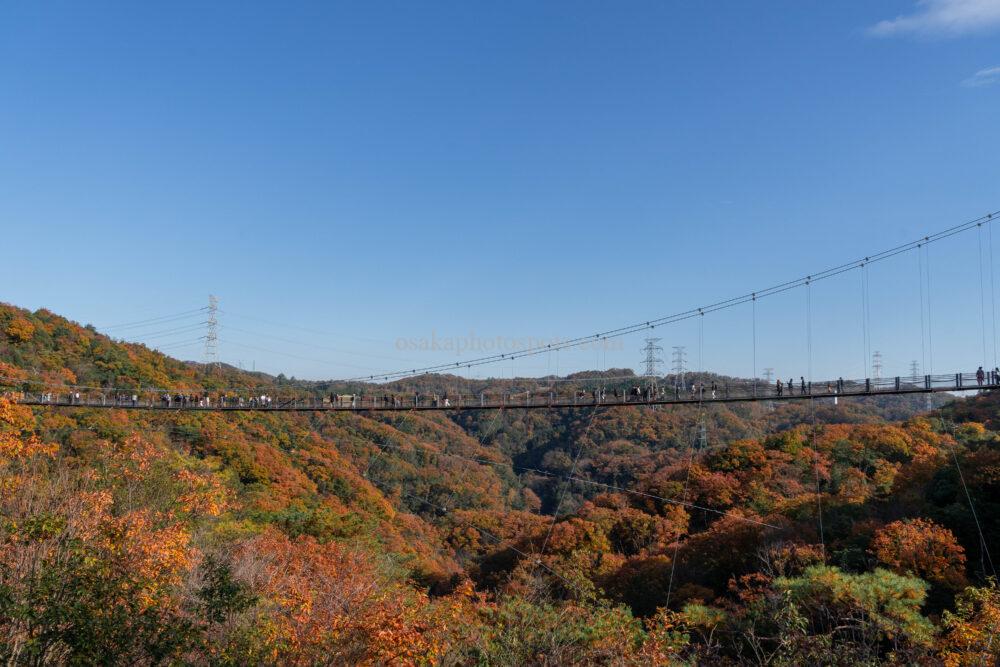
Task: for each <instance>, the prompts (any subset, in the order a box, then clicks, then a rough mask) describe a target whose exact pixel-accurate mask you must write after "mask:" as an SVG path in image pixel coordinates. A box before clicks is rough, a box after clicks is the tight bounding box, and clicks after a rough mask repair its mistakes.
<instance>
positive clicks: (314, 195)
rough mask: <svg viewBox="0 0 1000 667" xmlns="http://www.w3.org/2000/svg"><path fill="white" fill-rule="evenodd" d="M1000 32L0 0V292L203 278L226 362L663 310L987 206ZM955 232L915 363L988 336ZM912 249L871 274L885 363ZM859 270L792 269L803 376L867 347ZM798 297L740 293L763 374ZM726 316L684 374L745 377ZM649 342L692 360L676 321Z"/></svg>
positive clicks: (359, 353) (789, 370)
mask: <svg viewBox="0 0 1000 667" xmlns="http://www.w3.org/2000/svg"><path fill="white" fill-rule="evenodd" d="M998 37H1000V0H925V1H924V2H921V3H917V2H914V1H913V0H895V1H891V2H881V3H873V2H866V1H861V0H856V1H850V2H848V1H845V2H818V1H815V2H803V1H802V0H794V1H792V0H788V1H783V2H777V1H776V2H768V3H750V2H745V1H744V0H731V1H720V2H712V3H702V2H665V1H658V2H631V3H607V2H537V1H532V2H503V3H485V2H427V3H412V2H364V3H347V2H340V3H335V2H314V3H307V2H303V3H287V2H281V3H278V2H274V3H263V2H257V3H245V2H214V3H194V2H171V3H158V6H154V5H153V3H126V2H120V3H116V2H93V3H81V2H8V3H4V5H3V8H2V9H0V91H2V92H0V230H2V237H3V246H4V252H3V269H4V274H5V278H4V280H3V283H2V287H0V300H3V301H8V302H11V303H14V304H17V305H20V306H24V307H27V308H31V309H35V308H41V307H45V308H50V309H52V310H54V311H56V312H58V313H60V314H64V315H66V316H69V317H71V318H73V319H76V320H79V321H81V322H85V323H87V322H89V323H93V324H95V325H97V326H98V327H102V326H108V325H113V324H119V323H124V322H130V321H133V320H141V319H144V318H152V317H156V316H161V315H168V314H171V313H175V312H180V311H185V310H189V309H192V308H197V307H199V306H202V305H203V304H204V303H205V302H206V301H207V296H208V294H209V293H213V294H216V295H218V297H219V298H220V302H221V307H222V309H223V310H224V311H225V312H224V313H223V314H222V315H221V316H220V320H221V322H222V327H223V328H222V331H221V333H220V337H221V338H222V343H221V345H220V352H221V356H222V358H223V359H224V360H226V361H231V362H234V363H235V362H238V361H239V362H242V363H243V364H244V365H247V366H249V365H250V364H251V363H255V364H256V368H257V369H259V370H267V371H271V372H278V371H284V372H285V373H286V374H289V375H296V376H299V377H308V378H327V377H344V376H347V375H355V374H359V373H361V372H367V371H368V370H369V369H371V370H374V369H396V368H398V367H400V366H410V365H411V364H413V365H426V364H430V363H435V362H439V361H449V360H452V359H459V357H455V356H454V354H452V353H448V352H440V353H432V352H428V351H421V350H406V349H399V348H400V347H405V346H404V345H402V344H401V341H402V340H403V339H406V340H408V339H420V338H429V337H431V336H432V335H436V336H438V337H439V338H445V339H447V338H448V337H461V338H464V337H466V336H468V335H469V334H470V333H474V334H475V335H476V336H477V337H479V338H480V339H490V340H492V339H495V338H496V337H498V336H500V337H512V338H521V339H523V338H527V337H534V338H537V339H550V338H557V337H564V338H565V337H571V336H574V335H578V334H585V333H592V332H593V331H597V330H599V329H602V328H609V327H613V326H617V325H620V324H627V323H631V322H634V321H637V320H643V319H647V318H650V317H656V316H660V315H664V314H668V313H672V312H675V311H678V310H683V309H686V308H688V307H692V306H698V305H700V304H703V303H706V302H710V301H715V300H717V299H718V298H724V297H727V296H731V295H733V294H736V293H741V292H743V291H746V290H749V289H753V288H758V287H763V286H767V285H771V284H774V283H777V282H781V281H783V280H786V279H789V278H793V277H798V276H799V275H802V274H805V273H809V272H811V271H814V270H815V269H817V268H823V267H826V266H829V265H833V264H838V263H840V262H842V261H846V260H850V259H854V258H856V257H859V256H863V255H864V254H866V253H870V252H872V251H875V250H879V249H882V248H884V247H888V246H893V245H896V244H897V243H900V242H903V241H907V240H910V239H912V238H915V237H917V236H920V235H922V234H924V233H926V232H931V231H934V230H937V229H940V228H943V227H947V226H949V225H951V224H954V223H957V222H961V221H964V220H967V219H970V218H975V217H977V216H978V215H980V214H983V213H986V212H987V211H992V210H996V209H998V208H1000V120H998V119H1000V69H995V68H998V67H1000V40H998ZM975 244H976V238H975V235H974V234H973V235H971V236H965V237H961V238H959V239H955V240H954V241H949V242H947V243H945V244H942V245H941V246H940V248H938V247H935V249H934V250H933V251H932V253H933V259H932V261H933V262H934V265H933V267H934V271H935V273H934V274H933V278H934V291H933V292H932V299H933V302H932V308H933V317H934V321H933V327H934V328H933V337H934V345H935V352H934V354H935V367H936V368H935V370H950V369H951V367H953V366H958V365H963V366H967V365H968V364H970V363H975V362H977V361H978V360H979V358H980V357H981V356H982V355H981V352H980V350H981V341H980V331H979V300H978V298H979V295H978V265H977V264H976V245H975ZM997 246H998V248H997V251H998V255H1000V238H998V239H997ZM998 263H1000V258H998ZM998 270H1000V267H998ZM916 275H917V267H916V258H915V257H914V256H909V257H908V258H904V259H901V260H899V261H898V262H895V263H893V264H891V265H886V266H885V267H878V268H873V269H872V297H871V298H872V304H871V306H872V311H873V315H872V317H873V326H872V347H873V349H881V350H882V351H883V353H884V354H885V357H886V372H887V373H890V374H894V373H902V372H905V370H906V369H908V368H909V363H910V360H911V359H915V358H920V357H921V351H920V348H921V346H920V333H919V332H920V328H919V319H918V318H919V314H917V313H918V310H917V309H918V308H919V300H918V296H917V284H916ZM859 294H860V288H859V279H858V275H857V273H852V274H850V275H848V276H845V277H844V279H842V280H838V281H836V282H831V283H829V284H824V285H817V287H816V288H815V290H814V294H813V308H814V312H815V313H817V315H816V320H815V321H814V330H815V337H814V348H815V349H814V357H815V359H814V374H815V375H816V376H817V377H821V376H827V375H844V376H849V375H858V376H860V375H861V374H862V373H863V368H862V365H863V360H864V354H863V349H862V347H861V329H860V320H859V314H860V303H859V299H858V297H859ZM804 301H805V297H804V295H803V294H802V293H801V292H794V293H791V294H789V295H786V296H783V297H777V298H775V299H774V300H773V302H770V303H768V302H762V303H761V305H760V309H759V314H760V322H759V326H758V334H759V338H760V344H759V350H758V367H760V368H763V367H765V366H772V367H775V368H777V369H778V372H779V373H782V374H783V375H786V376H787V375H790V374H794V375H795V376H796V377H797V376H798V375H800V374H802V373H804V372H805V369H806V365H807V364H806V361H805V342H804V331H805V325H804ZM987 305H988V307H989V303H988V304H987ZM248 316H249V317H255V318H260V319H262V320H267V321H271V322H279V323H280V322H284V323H286V324H287V325H288V326H285V327H279V326H276V325H273V324H269V323H266V322H263V321H258V320H251V319H248ZM749 317H750V315H749V310H748V309H743V310H740V311H737V312H733V313H729V314H726V315H719V316H713V317H708V318H706V321H705V350H704V355H703V356H704V362H703V363H704V365H705V366H706V367H707V368H709V369H711V370H718V371H722V372H730V373H735V374H740V375H750V373H751V372H752V368H751V366H752V364H751V357H750V343H749V340H750V339H749V331H748V329H749ZM198 321H199V320H198V319H197V318H195V319H192V320H189V321H184V320H181V321H179V322H171V323H168V324H167V325H159V326H154V327H150V328H147V329H143V328H141V327H139V328H137V329H131V330H127V333H128V335H129V336H131V337H135V338H140V339H141V338H142V337H143V335H144V334H149V333H150V332H155V331H163V330H167V331H168V332H169V330H170V329H171V327H174V326H175V325H184V324H185V323H191V324H197V322H198ZM293 327H294V328H293ZM990 328H991V331H990V332H989V335H990V340H991V342H990V346H991V347H992V325H991V326H990ZM119 332H120V333H121V334H122V335H124V334H125V333H126V331H122V330H120V331H119ZM320 332H322V333H320ZM264 334H266V336H265V335H264ZM197 335H200V332H197V331H194V332H193V333H192V331H181V332H177V333H167V334H166V335H163V334H160V337H159V338H155V339H154V338H150V339H149V343H150V344H151V345H152V344H157V345H163V346H170V345H176V344H177V343H184V342H185V341H189V340H191V339H192V338H194V337H196V336H197ZM658 335H661V336H662V337H663V338H664V340H663V343H662V344H663V345H664V346H666V347H667V348H668V350H667V353H669V347H670V346H671V345H687V346H688V348H689V353H690V357H691V363H690V365H691V366H696V365H697V340H698V339H697V331H696V325H694V324H686V325H681V326H678V327H676V328H673V329H664V330H662V331H659V332H658ZM279 338H285V339H288V340H294V341H296V343H290V342H286V341H282V340H279ZM640 346H641V340H640V339H639V338H636V337H633V338H630V339H626V340H624V341H623V342H622V348H621V349H618V350H612V351H610V352H608V353H607V354H605V355H602V354H600V353H596V352H594V351H582V352H576V353H570V352H564V353H561V354H560V355H558V357H559V358H558V359H557V358H556V356H557V355H545V356H543V357H540V358H538V359H535V360H533V361H523V362H518V365H516V367H515V369H514V372H516V373H517V374H537V373H544V372H547V371H554V370H555V369H556V366H558V370H559V371H560V372H566V371H570V370H580V369H586V368H594V367H595V366H598V365H605V364H606V365H608V366H612V365H614V366H629V367H637V366H638V362H639V357H640V355H639V352H638V348H639V347H640ZM165 349H167V351H168V352H169V353H171V354H175V355H176V356H179V357H182V358H188V359H200V358H201V350H200V348H199V346H198V344H197V343H193V344H191V345H189V346H187V347H183V346H182V347H165ZM265 350H269V351H265ZM279 352H280V354H279ZM990 356H991V357H992V350H991V352H990ZM404 360H405V361H404ZM989 361H991V362H992V359H990V360H989ZM501 371H502V372H504V373H507V374H509V373H510V372H511V369H510V367H509V365H508V366H507V367H505V368H504V369H499V368H494V369H483V370H481V371H479V373H481V374H489V373H491V372H492V373H493V374H498V373H500V372H501Z"/></svg>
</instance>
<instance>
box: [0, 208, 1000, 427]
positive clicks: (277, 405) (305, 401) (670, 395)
mask: <svg viewBox="0 0 1000 667" xmlns="http://www.w3.org/2000/svg"><path fill="white" fill-rule="evenodd" d="M998 219H1000V211H997V212H994V213H988V214H986V215H983V216H980V217H979V218H976V219H973V220H969V221H967V222H963V223H961V224H958V225H954V226H952V227H949V228H947V229H943V230H941V231H939V232H936V233H934V234H929V235H925V236H923V237H921V238H919V239H916V240H913V241H910V242H907V243H904V244H901V245H898V246H896V247H893V248H889V249H887V250H883V251H881V252H877V253H874V254H871V255H868V256H865V257H863V258H860V259H857V260H854V261H852V262H847V263H844V264H840V265H838V266H834V267H832V268H827V269H823V270H818V271H816V272H814V273H810V274H808V275H805V276H802V277H799V278H796V279H793V280H789V281H786V282H782V283H779V284H776V285H772V286H771V287H767V288H764V289H760V290H756V291H752V292H747V293H744V294H741V295H738V296H735V297H731V298H728V299H724V300H721V301H716V302H714V303H710V304H707V305H704V306H700V307H697V308H691V309H688V310H685V311H682V312H678V313H674V314H672V315H667V316H663V317H658V318H655V319H650V320H645V321H642V322H637V323H633V324H630V325H626V326H621V327H617V328H613V329H608V330H604V331H599V332H597V333H594V334H590V335H584V336H577V337H574V338H570V339H567V340H562V341H559V342H557V343H551V344H541V345H536V346H532V347H528V348H527V349H520V350H517V351H513V352H509V353H497V354H491V355H485V356H481V357H477V358H474V359H466V360H463V361H456V362H450V363H443V364H435V365H430V366H424V367H411V368H403V369H400V370H396V371H380V372H378V373H370V374H368V375H359V376H355V377H349V378H346V379H343V380H338V381H334V382H332V383H331V385H333V386H339V387H343V388H345V389H344V390H345V391H348V392H352V393H349V394H344V393H331V394H329V395H328V396H323V397H320V396H317V395H315V394H316V392H315V391H311V390H310V389H309V388H308V387H306V386H305V385H303V386H302V387H298V388H292V389H291V390H287V389H286V390H285V391H284V393H285V394H286V395H285V396H283V397H278V396H272V395H270V394H271V392H278V393H281V392H280V391H278V390H277V389H276V388H275V387H274V386H273V385H271V386H268V387H264V388H260V387H256V388H255V387H236V388H231V389H229V390H215V391H212V392H205V391H199V390H194V391H195V393H192V390H191V389H176V388H166V387H165V388H156V387H151V386H149V385H148V383H147V384H143V383H142V382H140V381H139V380H138V379H137V381H136V382H135V384H134V385H131V386H122V387H87V386H82V385H79V386H74V385H69V384H62V385H58V386H54V388H53V385H51V384H49V383H47V382H44V381H40V380H34V379H28V380H25V379H23V378H20V379H17V380H13V379H12V378H0V389H2V388H4V387H8V388H10V389H11V390H9V391H6V392H5V393H6V394H7V395H8V396H10V397H12V398H13V399H14V400H17V401H18V402H20V403H22V404H25V405H33V406H40V407H73V408H76V407H81V408H82V407H87V408H119V409H143V410H195V411H197V410H202V411H204V410H213V411H216V410H218V411H250V410H267V411H342V412H352V411H353V412H372V411H410V410H452V411H465V410H494V409H503V408H519V409H546V410H557V409H573V408H579V407H589V406H608V407H615V406H620V407H634V406H642V405H690V404H704V403H743V402H756V401H768V402H780V401H796V400H815V399H829V400H833V401H838V400H839V399H841V398H851V397H864V396H891V395H915V394H933V393H955V392H968V391H980V390H991V389H993V388H1000V370H994V371H990V370H988V369H990V368H994V369H996V368H997V356H998V354H997V317H996V299H995V292H996V290H995V281H994V267H993V250H992V245H993V244H992V226H993V223H995V222H996V220H998ZM966 232H976V234H977V243H978V269H979V285H978V288H979V295H978V296H979V310H980V312H979V324H980V327H979V328H980V332H979V333H980V334H981V338H982V349H981V353H980V351H979V350H977V351H975V352H970V353H968V357H969V362H970V363H969V364H968V367H966V368H965V369H963V370H960V371H959V372H956V373H950V374H944V375H942V374H934V373H933V367H934V363H933V359H934V345H933V337H932V327H931V296H930V295H931V289H930V288H931V276H930V260H931V257H930V254H929V248H930V246H932V245H933V244H935V243H938V242H940V241H942V240H944V239H947V238H951V237H954V236H957V235H959V234H963V233H966ZM909 253H914V254H915V255H916V257H917V259H918V272H919V273H918V276H917V279H918V282H919V288H920V356H921V358H922V359H923V360H924V364H923V366H924V367H928V368H929V370H930V371H931V373H930V374H926V375H921V374H918V373H917V372H916V369H917V367H918V366H919V364H918V363H917V362H916V361H914V362H913V372H911V374H910V375H908V376H895V377H882V376H881V361H876V360H877V359H879V358H880V353H879V352H877V351H876V352H875V353H874V354H872V350H871V347H872V345H871V331H870V328H871V324H870V322H871V314H870V311H871V297H870V295H869V291H868V290H869V282H870V277H869V273H868V272H869V268H870V267H871V266H873V265H875V264H878V263H881V262H886V261H888V260H890V259H892V258H895V257H899V256H901V255H905V254H909ZM855 271H857V272H858V273H859V274H860V276H861V286H862V292H861V329H862V336H861V338H862V341H863V348H864V351H863V353H864V363H865V369H866V371H868V370H870V371H874V372H873V373H870V377H867V378H862V379H851V380H844V379H843V378H840V377H838V378H836V379H833V380H822V381H817V380H814V379H813V378H812V365H813V356H814V353H813V328H814V327H813V312H812V311H813V300H812V299H813V297H812V289H813V285H815V284H816V283H818V282H820V281H826V280H830V279H832V278H835V277H837V276H841V275H844V274H847V273H850V272H855ZM987 275H988V281H989V289H987ZM797 289H798V290H803V291H804V292H805V296H806V300H805V303H806V313H805V314H806V318H805V319H806V322H805V324H806V326H805V338H806V347H807V350H808V363H807V364H806V365H807V367H808V372H807V373H806V374H805V375H804V376H802V377H800V378H799V380H798V381H795V380H793V379H789V381H788V382H787V383H784V384H782V381H780V380H779V381H777V382H774V383H771V382H764V381H762V380H760V379H759V378H758V377H757V376H758V373H757V371H758V368H757V367H758V363H757V343H758V341H757V337H758V334H757V328H758V320H757V317H758V316H757V306H758V303H759V302H760V301H761V300H763V299H767V298H769V297H774V296H776V295H779V294H783V293H786V292H789V291H792V290H797ZM987 301H989V303H990V305H991V307H992V310H991V313H992V329H993V335H992V338H993V359H992V363H990V362H989V361H987V359H988V345H987V328H988V324H987V321H988V320H989V319H990V318H989V317H988V316H987ZM741 305H743V306H748V307H749V310H750V311H751V317H752V321H751V322H750V326H749V327H747V328H748V329H749V331H748V332H747V333H749V334H750V337H751V339H752V366H753V378H752V379H750V380H730V379H718V380H711V379H708V380H704V381H701V382H692V383H687V382H685V381H684V380H683V376H682V377H681V379H680V381H678V380H677V378H674V379H673V381H667V382H665V383H664V382H662V381H661V378H658V377H655V376H653V375H651V368H649V369H647V373H646V375H645V376H643V377H639V376H634V377H632V378H631V379H630V381H629V382H627V383H625V384H624V385H623V384H622V383H615V384H613V385H608V384H607V383H606V382H605V380H607V378H602V377H601V376H595V377H592V378H586V377H578V376H574V377H571V378H557V379H553V378H538V379H533V380H530V382H531V383H532V384H534V385H536V387H533V388H530V389H529V388H528V387H527V386H522V387H520V390H518V388H517V386H516V383H517V381H516V380H515V379H514V377H513V374H512V375H511V378H510V380H509V381H501V382H499V383H500V384H501V385H502V384H504V383H506V382H509V385H508V387H509V389H508V388H504V389H501V390H495V389H493V388H491V390H490V391H483V392H480V393H475V394H470V393H463V392H467V385H466V389H465V390H458V391H448V392H447V393H427V394H422V393H410V394H396V393H388V392H387V391H386V390H387V388H388V387H389V386H390V385H389V384H385V385H383V384H380V383H391V382H394V381H399V380H404V379H410V380H412V379H416V378H429V377H432V376H433V377H435V378H437V379H438V381H439V382H438V385H440V380H442V379H444V380H447V378H444V377H443V376H444V375H447V374H455V373H461V372H464V371H471V369H473V368H477V367H481V366H488V365H496V364H501V363H505V362H511V363H513V362H514V361H515V360H518V359H523V358H525V357H532V356H537V355H543V354H550V355H551V354H552V353H554V352H555V353H558V352H559V351H561V350H567V349H572V348H579V347H581V346H584V345H588V344H593V343H603V342H606V341H608V340H611V339H616V338H622V337H624V336H628V335H633V334H639V333H647V334H648V332H650V331H652V330H653V329H657V328H661V327H666V326H669V325H673V324H677V323H679V322H684V321H688V320H695V321H697V323H698V328H699V334H698V335H699V353H698V354H699V358H701V356H702V349H701V348H702V345H703V337H704V322H705V318H706V316H708V315H710V314H712V313H717V312H720V311H724V310H728V309H732V308H736V307H737V306H741ZM219 312H223V313H224V312H225V311H221V310H220V309H219V308H218V304H217V301H216V300H215V298H214V297H211V298H210V303H209V306H208V307H207V308H199V309H194V310H190V311H185V312H182V313H177V314H174V315H167V316H162V317H155V318H149V319H146V320H140V321H138V322H130V323H125V324H122V325H115V326H112V327H108V328H107V329H109V330H114V329H117V330H118V331H130V330H134V329H135V328H137V327H138V328H140V329H141V328H149V327H153V328H154V329H155V328H157V327H162V326H167V327H168V328H167V329H162V330H156V331H153V332H151V333H150V332H146V334H145V338H146V339H156V338H158V337H160V336H175V335H182V336H187V335H190V334H191V333H192V332H193V331H195V330H198V329H199V328H200V327H202V326H204V327H207V330H206V333H205V335H204V336H201V337H199V338H196V339H194V340H193V341H183V342H180V343H173V342H169V341H168V342H167V344H166V345H163V346H161V347H160V348H159V349H161V350H164V349H171V348H172V347H173V346H174V345H180V346H185V345H191V344H195V343H197V344H202V343H203V344H204V347H205V358H206V366H207V367H208V368H211V367H212V366H213V365H215V364H217V363H218V357H217V345H218V344H219V343H220V342H221V341H220V339H219V337H218V319H217V314H218V313H219ZM192 317H196V318H205V321H203V322H198V323H187V324H185V323H184V320H186V319H189V318H192ZM249 319H259V318H249ZM261 321H263V320H261ZM174 325H177V326H174ZM289 328H297V327H289ZM234 330H236V331H244V330H242V329H238V328H235V327H234ZM247 333H252V332H247ZM271 337H272V338H276V339H278V340H287V339H285V338H281V337H277V336H271ZM654 340H658V339H654ZM143 342H145V340H144V341H143ZM289 342H294V341H289ZM246 347H251V348H252V349H263V348H254V347H253V346H246ZM327 349H334V348H327ZM655 349H656V348H654V351H655ZM279 353H280V352H279ZM651 354H652V353H651V352H650V351H649V350H648V349H647V365H648V364H650V363H651V362H652V361H657V360H656V359H655V358H654V357H655V355H653V356H650V355H651ZM289 356H295V355H291V354H290V355H289ZM964 356H965V353H964V352H963V357H964ZM299 358H301V357H299ZM869 359H873V361H872V362H871V364H870V365H869ZM973 360H974V361H973ZM928 361H929V363H928ZM977 367H978V371H977V372H972V373H970V372H969V370H970V369H975V368H977ZM984 368H985V369H987V370H985V371H984V370H983V369H984ZM699 373H701V369H699ZM526 381H527V380H526ZM561 382H572V383H574V386H575V389H573V391H571V392H570V391H569V390H565V391H563V390H557V389H556V388H555V386H554V385H555V384H556V383H561ZM494 384H496V382H494ZM523 384H524V383H522V385H523ZM546 384H550V385H553V386H552V387H551V388H545V387H544V386H543V385H546ZM454 386H458V383H454ZM565 386H567V387H568V386H570V385H565ZM609 386H610V387H611V388H610V389H609ZM439 392H440V390H439ZM288 394H291V395H288Z"/></svg>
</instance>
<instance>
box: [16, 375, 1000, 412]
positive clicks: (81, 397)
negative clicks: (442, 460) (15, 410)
mask: <svg viewBox="0 0 1000 667" xmlns="http://www.w3.org/2000/svg"><path fill="white" fill-rule="evenodd" d="M997 386H1000V382H998V378H997V377H995V376H993V375H992V374H991V373H986V375H985V377H984V379H983V381H982V384H980V381H979V379H978V378H977V376H976V373H953V374H940V375H922V376H915V377H914V376H900V377H888V378H865V379H850V380H844V379H841V378H838V379H836V380H824V381H819V382H809V381H806V380H804V379H803V378H800V379H799V380H798V381H794V382H792V383H791V384H788V383H783V384H782V387H781V390H780V392H779V390H778V385H777V383H771V384H764V383H763V382H762V381H760V380H757V381H754V380H738V381H719V380H716V381H714V382H696V383H693V384H689V385H686V386H680V385H671V386H663V385H647V386H643V387H639V386H635V387H631V388H629V389H627V390H624V391H622V390H612V391H607V390H606V389H592V390H588V391H582V390H577V391H575V392H572V393H560V392H556V391H521V392H516V393H503V392H491V393H483V394H475V395H472V394H440V395H435V394H416V395H412V394H411V395H398V394H388V393H385V394H374V395H371V394H369V395H360V394H358V395H339V396H336V395H335V396H333V397H324V398H318V397H295V398H282V397H272V396H254V397H247V396H237V395H232V394H227V395H221V396H220V395H214V396H213V395H205V394H199V395H187V396H180V395H170V396H167V395H166V394H164V393H159V392H151V391H137V392H134V393H128V392H125V393H121V392H113V393H101V392H93V391H90V392H80V393H77V392H73V393H55V392H7V394H6V395H8V396H9V397H11V398H13V399H15V400H18V401H20V402H24V403H32V404H41V405H80V406H91V407H123V408H131V407H135V408H164V409H178V408H179V409H195V410H196V409H213V410H218V409H222V410H227V409H233V410H237V409H257V410H282V409H283V410H289V409H296V410H348V411H349V410H372V409H409V408H417V409H434V408H438V409H442V408H443V409H449V408H455V409H458V408H470V407H491V408H493V407H511V408H515V407H546V406H551V407H573V406H580V407H585V406H594V405H616V404H617V405H621V404H644V403H663V402H671V403H699V402H711V401H732V400H754V399H758V400H760V399H765V400H769V399H785V398H792V397H803V396H819V397H825V398H828V397H837V396H856V395H864V394H879V393H906V392H911V391H912V392H921V391H962V390H976V389H980V388H989V387H997Z"/></svg>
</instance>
